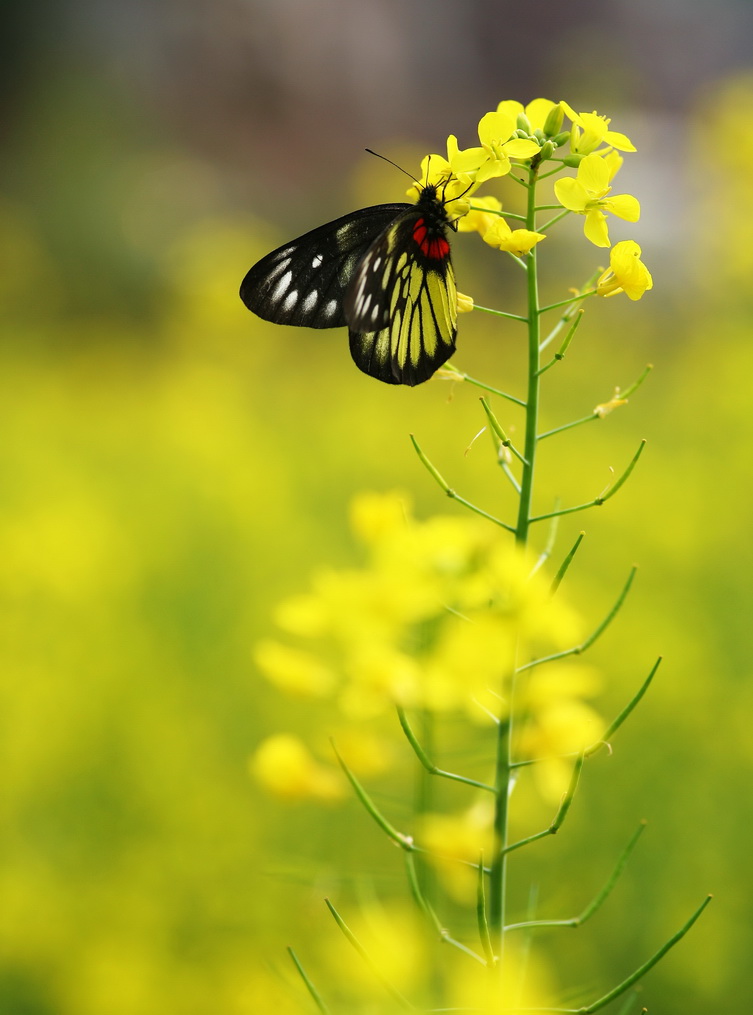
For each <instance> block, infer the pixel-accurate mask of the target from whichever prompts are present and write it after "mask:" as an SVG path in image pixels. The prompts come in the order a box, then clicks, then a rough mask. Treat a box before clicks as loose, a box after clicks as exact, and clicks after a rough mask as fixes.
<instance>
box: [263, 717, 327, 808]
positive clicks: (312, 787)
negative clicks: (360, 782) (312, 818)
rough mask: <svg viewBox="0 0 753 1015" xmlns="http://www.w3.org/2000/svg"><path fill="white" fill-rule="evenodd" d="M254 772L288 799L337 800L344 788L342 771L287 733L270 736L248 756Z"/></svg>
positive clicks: (272, 788) (277, 793)
mask: <svg viewBox="0 0 753 1015" xmlns="http://www.w3.org/2000/svg"><path fill="white" fill-rule="evenodd" d="M249 770H250V772H251V775H252V776H253V777H254V778H255V779H256V780H257V781H258V782H259V783H260V784H261V785H262V786H263V787H264V788H265V789H266V790H268V791H269V792H270V793H273V794H275V795H276V796H280V797H284V798H286V799H289V800H300V799H305V798H306V797H315V798H318V799H319V800H337V799H339V798H340V797H342V796H343V794H344V791H345V786H344V781H343V778H342V775H341V773H340V772H339V771H337V770H336V769H334V768H325V767H324V766H323V765H320V764H319V763H318V762H317V761H315V759H314V758H313V757H312V755H311V754H310V752H309V750H308V748H307V747H306V745H305V744H304V743H303V742H302V741H301V740H299V739H298V737H294V736H292V735H290V734H288V733H277V734H275V735H274V736H271V737H267V739H266V740H264V741H263V742H262V743H261V744H260V745H259V746H258V747H257V749H256V751H255V753H254V754H253V756H252V757H251V759H250V760H249Z"/></svg>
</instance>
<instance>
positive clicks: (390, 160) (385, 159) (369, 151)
mask: <svg viewBox="0 0 753 1015" xmlns="http://www.w3.org/2000/svg"><path fill="white" fill-rule="evenodd" d="M364 151H367V152H368V153H369V155H376V157H377V158H378V159H383V160H384V161H385V162H389V164H390V165H391V166H394V167H395V169H399V170H400V172H401V173H405V175H406V176H407V177H408V178H409V179H411V180H413V182H414V183H416V184H418V186H419V187H420V186H421V184H420V183H419V182H418V180H417V179H416V177H415V176H411V174H410V173H409V172H408V170H407V169H403V167H402V166H399V165H398V164H397V162H393V161H392V159H388V158H387V156H386V155H380V154H379V152H375V151H372V150H371V148H365V149H364Z"/></svg>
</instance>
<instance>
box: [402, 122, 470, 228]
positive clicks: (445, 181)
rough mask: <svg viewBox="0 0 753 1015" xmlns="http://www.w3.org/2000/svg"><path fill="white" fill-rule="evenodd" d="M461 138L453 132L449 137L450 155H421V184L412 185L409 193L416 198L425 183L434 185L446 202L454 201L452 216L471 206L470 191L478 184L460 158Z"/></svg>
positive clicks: (466, 210) (458, 214) (448, 150)
mask: <svg viewBox="0 0 753 1015" xmlns="http://www.w3.org/2000/svg"><path fill="white" fill-rule="evenodd" d="M457 155H458V142H457V138H456V137H455V136H454V134H450V136H449V137H448V138H447V158H445V157H444V156H443V155H436V154H432V155H425V156H424V157H423V159H421V170H420V174H419V177H418V178H419V180H421V181H422V182H421V183H420V184H419V185H418V189H417V186H416V184H415V183H414V184H413V185H412V186H411V187H409V189H408V191H407V193H408V197H410V198H412V199H413V200H414V201H415V200H416V198H417V196H418V193H419V190H420V189H421V187H422V186H434V187H436V188H437V190H438V193H439V197H440V199H441V200H442V201H444V203H445V204H451V205H452V207H451V208H450V209H449V214H450V217H451V218H452V217H454V216H456V217H458V218H462V216H464V215H466V214H467V212H468V209H469V208H470V200H469V195H470V194H471V193H472V192H473V191H474V190H475V188H476V187H477V186H478V184H477V183H475V182H474V177H473V174H472V173H468V172H467V171H466V170H465V169H464V168H463V167H462V166H461V165H460V164H459V163H458V160H457V158H456V157H457Z"/></svg>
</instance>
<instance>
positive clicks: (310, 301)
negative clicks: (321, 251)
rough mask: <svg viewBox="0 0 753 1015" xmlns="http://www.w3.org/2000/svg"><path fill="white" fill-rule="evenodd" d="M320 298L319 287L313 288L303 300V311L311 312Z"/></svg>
mask: <svg viewBox="0 0 753 1015" xmlns="http://www.w3.org/2000/svg"><path fill="white" fill-rule="evenodd" d="M317 256H318V255H317ZM318 299H319V291H318V290H317V289H312V290H311V292H310V293H308V295H307V296H306V299H305V300H304V301H303V304H302V306H301V310H302V311H303V313H304V314H308V313H311V311H312V310H313V309H314V307H315V306H316V303H317V300H318Z"/></svg>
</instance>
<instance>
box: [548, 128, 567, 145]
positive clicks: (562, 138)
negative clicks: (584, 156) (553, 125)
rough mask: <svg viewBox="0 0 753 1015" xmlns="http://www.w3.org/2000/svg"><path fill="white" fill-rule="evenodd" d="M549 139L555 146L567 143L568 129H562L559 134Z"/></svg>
mask: <svg viewBox="0 0 753 1015" xmlns="http://www.w3.org/2000/svg"><path fill="white" fill-rule="evenodd" d="M551 140H552V144H553V145H554V146H555V147H557V148H561V147H562V146H563V145H565V144H567V142H568V141H569V140H570V131H569V130H563V131H562V133H561V134H555V135H554V137H553V138H552V139H551Z"/></svg>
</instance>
